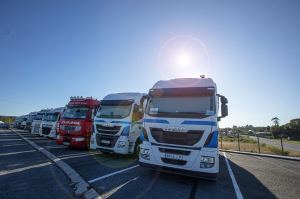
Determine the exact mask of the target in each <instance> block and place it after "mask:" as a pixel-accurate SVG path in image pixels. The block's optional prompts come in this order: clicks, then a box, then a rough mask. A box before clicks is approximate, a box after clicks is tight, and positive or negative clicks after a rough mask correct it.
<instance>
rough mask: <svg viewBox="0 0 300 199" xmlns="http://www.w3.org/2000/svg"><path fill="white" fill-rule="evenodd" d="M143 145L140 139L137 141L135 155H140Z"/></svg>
mask: <svg viewBox="0 0 300 199" xmlns="http://www.w3.org/2000/svg"><path fill="white" fill-rule="evenodd" d="M141 143H142V141H141V140H140V139H139V138H138V139H137V141H136V142H135V146H134V155H135V156H137V157H138V156H139V154H140V144H141Z"/></svg>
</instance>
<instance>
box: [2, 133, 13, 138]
mask: <svg viewBox="0 0 300 199" xmlns="http://www.w3.org/2000/svg"><path fill="white" fill-rule="evenodd" d="M10 135H12V136H16V134H12V133H0V137H1V136H10Z"/></svg>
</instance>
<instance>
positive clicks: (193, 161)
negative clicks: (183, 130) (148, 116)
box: [139, 141, 219, 179]
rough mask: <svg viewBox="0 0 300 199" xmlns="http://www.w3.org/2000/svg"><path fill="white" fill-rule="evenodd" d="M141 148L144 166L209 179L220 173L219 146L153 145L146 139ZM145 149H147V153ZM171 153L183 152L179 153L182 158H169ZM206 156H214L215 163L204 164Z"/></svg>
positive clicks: (140, 159) (141, 161) (141, 160)
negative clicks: (203, 160)
mask: <svg viewBox="0 0 300 199" xmlns="http://www.w3.org/2000/svg"><path fill="white" fill-rule="evenodd" d="M140 149H141V153H140V156H139V164H140V165H141V166H144V167H148V168H151V169H155V170H158V171H163V172H169V173H176V174H180V175H186V176H192V177H199V178H209V179H214V178H216V177H217V175H218V173H219V152H218V149H217V148H214V149H207V148H201V149H200V150H199V149H188V148H184V149H182V148H180V147H169V146H161V145H159V146H157V145H152V144H151V143H149V142H145V141H144V142H143V144H142V145H140ZM144 151H147V154H145V152H144ZM183 152H184V153H185V154H184V153H183ZM142 153H143V154H142ZM170 153H171V154H172V153H174V154H180V153H181V155H179V156H180V157H181V159H176V160H174V159H169V158H171V157H172V156H171V157H170V156H169V154H170ZM175 156H176V155H175ZM205 157H211V158H214V163H213V164H212V165H211V166H210V167H203V166H202V165H203V162H202V159H203V158H205Z"/></svg>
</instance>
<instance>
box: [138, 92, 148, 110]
mask: <svg viewBox="0 0 300 199" xmlns="http://www.w3.org/2000/svg"><path fill="white" fill-rule="evenodd" d="M148 98H149V95H144V96H143V97H142V98H141V100H140V106H139V111H140V112H144V101H145V100H146V99H148Z"/></svg>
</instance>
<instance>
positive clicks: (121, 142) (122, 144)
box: [118, 141, 126, 148]
mask: <svg viewBox="0 0 300 199" xmlns="http://www.w3.org/2000/svg"><path fill="white" fill-rule="evenodd" d="M125 145H126V142H125V141H119V142H118V148H123V147H125Z"/></svg>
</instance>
